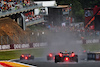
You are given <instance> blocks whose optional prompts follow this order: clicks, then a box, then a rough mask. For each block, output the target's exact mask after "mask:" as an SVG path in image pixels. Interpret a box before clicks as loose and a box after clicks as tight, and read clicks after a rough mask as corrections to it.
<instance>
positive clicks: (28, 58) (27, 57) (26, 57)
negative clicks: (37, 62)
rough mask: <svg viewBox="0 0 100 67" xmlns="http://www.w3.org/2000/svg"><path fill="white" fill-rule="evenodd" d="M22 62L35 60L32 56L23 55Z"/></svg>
mask: <svg viewBox="0 0 100 67" xmlns="http://www.w3.org/2000/svg"><path fill="white" fill-rule="evenodd" d="M20 60H34V56H32V55H30V54H22V55H21V56H20Z"/></svg>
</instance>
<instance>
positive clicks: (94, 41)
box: [77, 39, 100, 44]
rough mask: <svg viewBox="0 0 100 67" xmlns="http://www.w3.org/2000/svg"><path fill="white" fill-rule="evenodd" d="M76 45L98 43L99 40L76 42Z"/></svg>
mask: <svg viewBox="0 0 100 67" xmlns="http://www.w3.org/2000/svg"><path fill="white" fill-rule="evenodd" d="M77 43H80V44H89V43H100V39H91V40H85V39H84V40H78V41H77Z"/></svg>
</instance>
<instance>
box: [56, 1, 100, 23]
mask: <svg viewBox="0 0 100 67" xmlns="http://www.w3.org/2000/svg"><path fill="white" fill-rule="evenodd" d="M56 2H57V4H58V5H59V4H60V5H63V4H67V5H70V4H71V5H70V6H71V7H72V8H71V9H72V11H71V12H70V16H71V17H74V18H75V21H76V22H80V21H84V18H85V17H84V8H94V6H95V5H97V6H98V7H100V0H56Z"/></svg>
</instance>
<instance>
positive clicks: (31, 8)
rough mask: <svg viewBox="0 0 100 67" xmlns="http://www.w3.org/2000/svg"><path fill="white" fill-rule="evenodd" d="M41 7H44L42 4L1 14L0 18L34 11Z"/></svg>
mask: <svg viewBox="0 0 100 67" xmlns="http://www.w3.org/2000/svg"><path fill="white" fill-rule="evenodd" d="M39 7H42V4H37V5H32V6H29V7H24V8H20V9H17V10H11V11H6V12H0V17H5V16H9V15H12V14H16V13H21V12H26V11H30V10H33V9H35V8H39Z"/></svg>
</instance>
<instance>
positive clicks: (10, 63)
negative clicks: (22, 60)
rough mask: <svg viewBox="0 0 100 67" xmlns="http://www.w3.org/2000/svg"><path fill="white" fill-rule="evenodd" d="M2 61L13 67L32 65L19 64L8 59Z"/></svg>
mask: <svg viewBox="0 0 100 67" xmlns="http://www.w3.org/2000/svg"><path fill="white" fill-rule="evenodd" d="M0 62H2V63H5V64H8V65H10V66H13V67H30V66H26V65H24V64H19V63H14V62H8V61H0Z"/></svg>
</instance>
